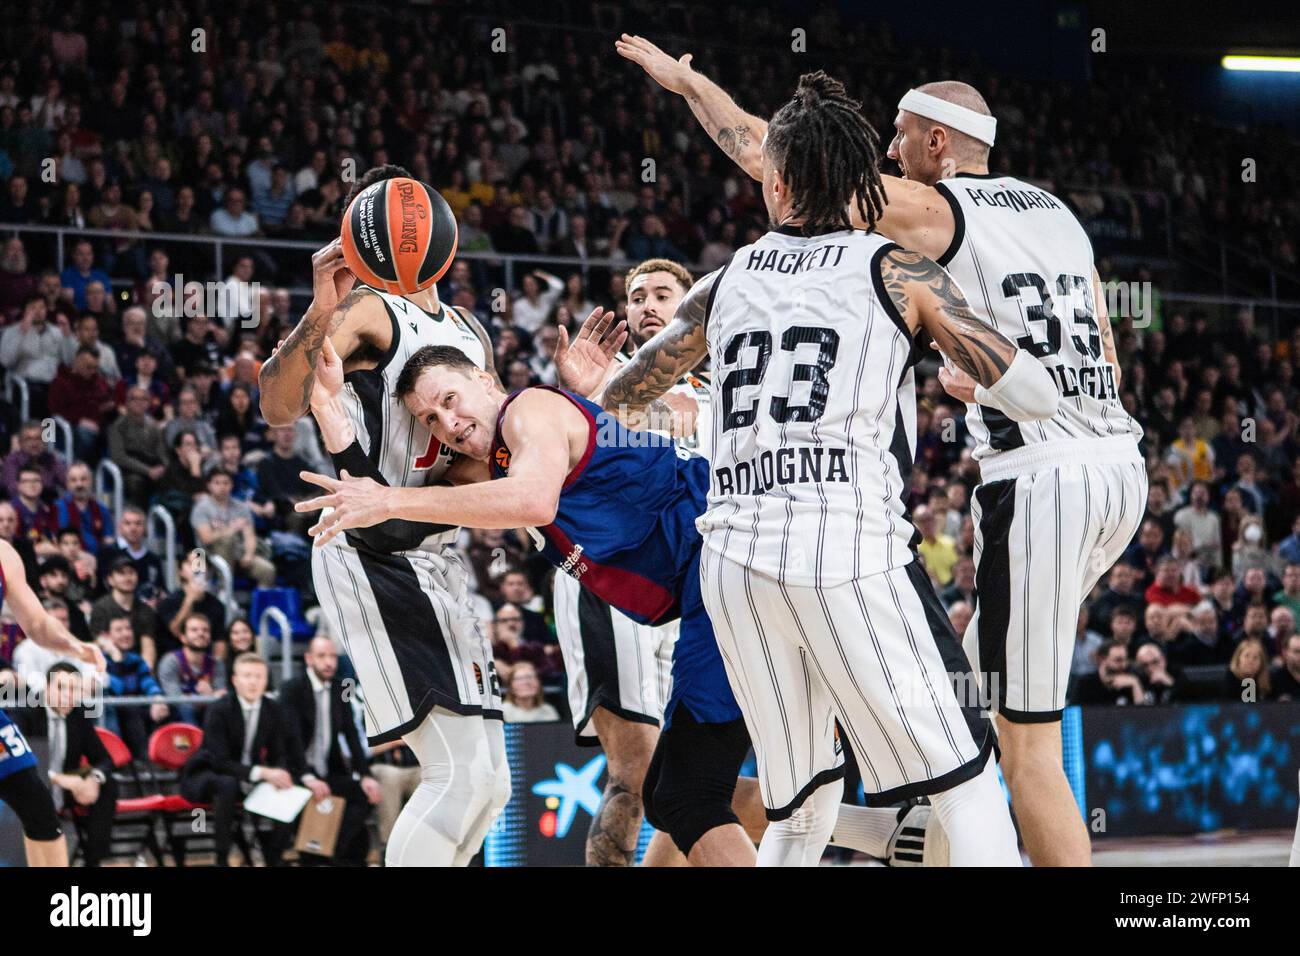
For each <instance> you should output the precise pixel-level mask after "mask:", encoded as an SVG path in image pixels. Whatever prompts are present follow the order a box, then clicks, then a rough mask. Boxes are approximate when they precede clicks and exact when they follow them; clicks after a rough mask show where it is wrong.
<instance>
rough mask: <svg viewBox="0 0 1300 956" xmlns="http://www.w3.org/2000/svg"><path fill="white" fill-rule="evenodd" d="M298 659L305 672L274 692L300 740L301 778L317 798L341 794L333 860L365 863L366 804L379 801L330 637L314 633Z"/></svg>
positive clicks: (369, 804)
mask: <svg viewBox="0 0 1300 956" xmlns="http://www.w3.org/2000/svg"><path fill="white" fill-rule="evenodd" d="M303 662H304V663H305V664H306V666H307V671H306V673H305V674H303V676H301V677H295V678H293V679H292V680H290V681H288V682H287V683H286V684H285V685H284V687H282V688H281V689H280V695H279V699H280V701H281V703H282V704H283V705H284V716H285V720H286V721H287V722H288V724H289V727H290V733H292V734H294V735H296V737H297V739H298V740H299V741H301V742H302V744H303V750H304V755H303V756H304V762H305V765H306V771H305V772H304V773H303V775H302V783H303V786H305V787H307V788H308V789H309V790H311V792H312V796H313V797H314V798H315V799H316V800H317V801H320V800H324V799H326V798H327V797H329V796H330V795H335V796H339V797H342V798H343V800H344V806H345V809H344V811H343V820H342V823H341V824H340V825H339V834H338V840H337V843H336V845H335V847H336V848H335V851H334V860H335V861H336V862H338V863H340V864H343V865H345V866H365V864H366V857H367V855H369V853H370V834H369V833H368V832H367V831H366V818H367V817H368V816H369V815H370V806H371V805H372V804H375V803H378V802H379V798H380V792H379V783H378V781H376V780H375V778H374V777H372V776H371V775H370V760H369V757H368V755H367V754H366V748H365V747H363V746H362V744H361V735H360V734H359V733H358V732H357V724H356V720H355V719H354V718H353V714H352V705H351V704H350V703H349V702H348V699H349V696H350V695H349V694H348V693H347V692H346V690H345V687H344V684H343V680H342V679H341V678H340V677H339V674H338V669H339V655H338V651H337V650H336V649H335V647H334V642H333V641H331V640H330V639H329V638H327V637H317V638H314V639H313V640H312V642H311V643H310V644H309V645H308V646H307V653H306V654H305V655H304V656H303ZM310 856H311V855H310V854H308V857H310Z"/></svg>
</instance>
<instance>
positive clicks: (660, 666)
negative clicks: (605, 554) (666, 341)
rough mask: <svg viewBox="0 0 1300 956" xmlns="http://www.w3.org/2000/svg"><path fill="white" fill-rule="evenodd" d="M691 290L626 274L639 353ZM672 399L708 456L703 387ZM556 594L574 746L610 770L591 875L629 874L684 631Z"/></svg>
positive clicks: (567, 586) (649, 275) (656, 849)
mask: <svg viewBox="0 0 1300 956" xmlns="http://www.w3.org/2000/svg"><path fill="white" fill-rule="evenodd" d="M691 283H692V279H691V274H690V273H689V272H687V271H686V270H685V269H684V268H683V267H682V266H681V265H679V264H678V263H676V262H670V261H669V260H667V259H648V260H646V261H645V262H642V263H641V264H639V265H637V266H635V267H634V268H632V269H631V270H630V271H629V272H628V274H627V283H626V287H627V331H628V335H629V340H630V341H631V343H632V345H633V347H634V348H639V347H640V346H641V345H643V344H644V343H645V342H646V341H647V340H648V339H649V338H650V337H651V336H653V335H654V334H655V333H656V332H658V331H659V330H660V329H662V328H663V327H664V326H665V325H666V324H667V323H668V321H669V320H670V319H671V318H672V317H673V313H674V312H675V311H676V310H677V305H678V303H679V302H681V300H682V296H684V295H685V294H686V290H687V289H689V288H690V287H691ZM560 336H561V342H560V347H559V349H558V350H557V352H556V362H557V364H559V363H561V362H563V360H564V356H565V355H566V354H567V351H568V344H569V343H568V330H567V329H564V328H561V329H560ZM618 358H619V360H620V361H621V360H622V354H621V353H619V355H618ZM613 367H616V366H612V367H611V371H612V370H613ZM669 394H676V395H679V396H682V397H683V398H684V400H685V401H684V404H683V406H682V408H681V412H682V414H683V416H684V418H685V425H684V428H685V433H684V434H681V435H678V436H675V437H676V438H677V441H678V444H680V445H682V446H683V447H686V448H690V449H692V450H694V451H697V452H698V453H700V454H702V455H707V453H708V452H707V447H705V445H704V444H703V442H705V441H707V436H708V425H707V422H708V415H707V411H702V409H704V410H707V407H708V394H709V393H708V386H707V384H706V383H705V382H704V381H703V380H702V379H701V378H699V377H697V376H696V375H694V374H691V373H688V374H687V375H686V376H685V377H683V378H682V379H681V381H679V382H678V383H677V385H675V386H674V387H673V389H672V390H671V391H670V393H669ZM554 588H555V630H556V633H557V635H558V637H559V640H560V649H561V651H562V652H563V654H564V669H565V673H566V674H567V676H568V682H569V704H570V708H571V710H572V713H573V723H574V728H575V732H576V734H577V738H578V744H579V745H580V746H587V745H590V744H594V743H595V742H596V740H597V739H598V740H599V742H600V746H601V748H602V749H603V750H604V752H605V757H606V759H607V760H608V765H607V766H608V772H609V777H608V779H607V780H606V783H605V792H604V794H603V795H602V797H601V801H600V807H599V808H598V809H597V810H596V813H595V814H594V815H593V816H592V820H591V827H590V829H589V830H588V832H587V848H586V860H587V865H588V866H630V865H631V864H632V863H633V862H634V861H635V856H636V846H637V838H638V836H639V834H640V832H641V821H642V818H643V816H644V812H645V809H644V806H643V803H642V799H641V791H642V788H643V787H644V785H645V775H646V770H647V769H648V767H649V765H650V758H651V756H652V755H653V753H654V749H655V745H656V743H657V742H658V740H659V723H660V720H661V719H662V718H663V712H664V705H665V704H666V703H667V701H668V693H669V689H670V687H671V676H672V659H673V644H674V643H675V642H676V640H677V628H678V622H676V621H672V622H670V623H668V624H665V625H663V626H661V627H651V626H649V625H646V624H641V623H639V622H637V621H636V620H634V619H633V618H631V617H629V616H628V615H626V614H624V613H623V612H622V611H620V610H618V609H617V608H613V607H611V606H610V605H609V604H608V603H607V602H606V601H604V600H602V599H601V598H600V597H599V596H597V595H596V594H595V593H594V592H593V591H591V590H590V589H588V588H584V587H582V586H581V585H580V584H579V583H578V581H577V579H576V578H574V577H572V576H570V575H568V574H557V575H555V579H554ZM669 856H671V857H676V853H675V851H673V849H672V844H671V842H670V841H665V840H662V839H657V840H656V844H654V845H653V846H652V849H651V850H649V851H647V853H646V860H645V862H646V864H647V865H656V864H660V863H663V862H665V857H669ZM674 862H675V860H674Z"/></svg>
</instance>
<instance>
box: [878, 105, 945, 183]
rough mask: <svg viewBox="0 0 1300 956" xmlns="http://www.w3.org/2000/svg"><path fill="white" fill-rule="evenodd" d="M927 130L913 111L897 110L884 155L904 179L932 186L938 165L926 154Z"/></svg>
mask: <svg viewBox="0 0 1300 956" xmlns="http://www.w3.org/2000/svg"><path fill="white" fill-rule="evenodd" d="M927 132H928V130H927V129H926V128H925V124H924V123H922V122H921V120H920V118H919V117H917V115H916V114H915V113H909V112H907V111H906V110H899V111H898V115H897V116H896V117H894V138H893V140H891V141H890V143H889V151H888V153H887V154H886V155H888V156H889V158H890V159H892V160H893V161H894V162H896V163H898V167H899V169H900V170H902V173H903V178H904V179H911V180H914V181H916V182H920V183H925V184H926V185H927V186H933V185H934V184H935V182H936V181H937V180H938V178H939V175H938V166H937V165H936V164H933V163H931V162H930V159H929V156H928V155H927V154H926V148H925V143H926V138H927V135H926V134H927Z"/></svg>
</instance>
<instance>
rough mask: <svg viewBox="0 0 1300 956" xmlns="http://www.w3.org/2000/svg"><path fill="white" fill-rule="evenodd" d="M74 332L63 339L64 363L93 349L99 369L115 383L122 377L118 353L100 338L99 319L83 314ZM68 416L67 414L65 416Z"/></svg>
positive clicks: (74, 327) (74, 324) (69, 363)
mask: <svg viewBox="0 0 1300 956" xmlns="http://www.w3.org/2000/svg"><path fill="white" fill-rule="evenodd" d="M72 327H73V334H72V335H71V336H68V337H66V338H65V339H64V340H63V356H62V361H63V364H64V365H71V364H72V363H73V362H74V361H75V360H76V358H77V353H78V352H79V351H81V350H82V349H93V350H94V352H95V355H96V356H98V358H99V370H100V372H101V373H103V375H104V377H105V378H107V379H108V380H109V381H110V382H111V383H113V384H114V385H116V384H117V381H118V379H120V378H121V377H122V373H121V371H120V370H119V368H118V364H117V353H115V352H114V351H113V350H112V348H110V347H109V346H108V345H107V344H105V343H104V342H103V341H101V340H100V338H99V319H97V318H96V317H95V316H93V315H90V314H83V315H81V316H80V317H79V318H78V319H77V321H76V322H74V323H73V326H72ZM64 417H65V418H67V416H66V415H65V416H64Z"/></svg>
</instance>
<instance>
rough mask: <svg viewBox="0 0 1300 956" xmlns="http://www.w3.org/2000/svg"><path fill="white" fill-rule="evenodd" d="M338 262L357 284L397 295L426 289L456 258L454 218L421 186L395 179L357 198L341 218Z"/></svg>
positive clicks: (433, 192) (442, 202)
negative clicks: (340, 242) (363, 284)
mask: <svg viewBox="0 0 1300 956" xmlns="http://www.w3.org/2000/svg"><path fill="white" fill-rule="evenodd" d="M341 239H342V242H343V259H344V261H345V262H346V263H347V264H348V268H349V269H351V270H352V273H353V274H354V275H355V276H356V277H357V279H359V280H360V281H361V282H364V283H365V284H366V285H368V286H371V287H372V288H376V289H382V290H383V291H385V292H392V293H395V294H397V295H410V294H411V293H413V292H419V291H420V290H422V289H427V288H428V287H429V286H431V285H433V284H434V283H435V282H437V281H438V280H439V279H441V278H442V277H443V275H444V274H446V272H447V270H448V269H449V268H451V263H452V260H454V259H455V257H456V241H457V227H456V217H455V215H453V214H452V211H451V207H450V206H448V205H447V201H446V200H445V199H443V198H442V196H441V195H439V194H438V192H437V191H436V190H434V189H432V188H430V187H429V186H428V185H426V184H425V183H422V182H419V181H418V180H415V179H410V178H409V177H406V176H395V177H393V178H390V179H381V180H380V181H379V182H376V183H371V184H370V185H369V186H367V187H366V188H365V189H363V190H361V192H359V193H357V195H356V198H354V199H353V200H352V202H351V204H350V205H349V206H348V209H347V212H345V213H344V215H343V228H342V235H341Z"/></svg>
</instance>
